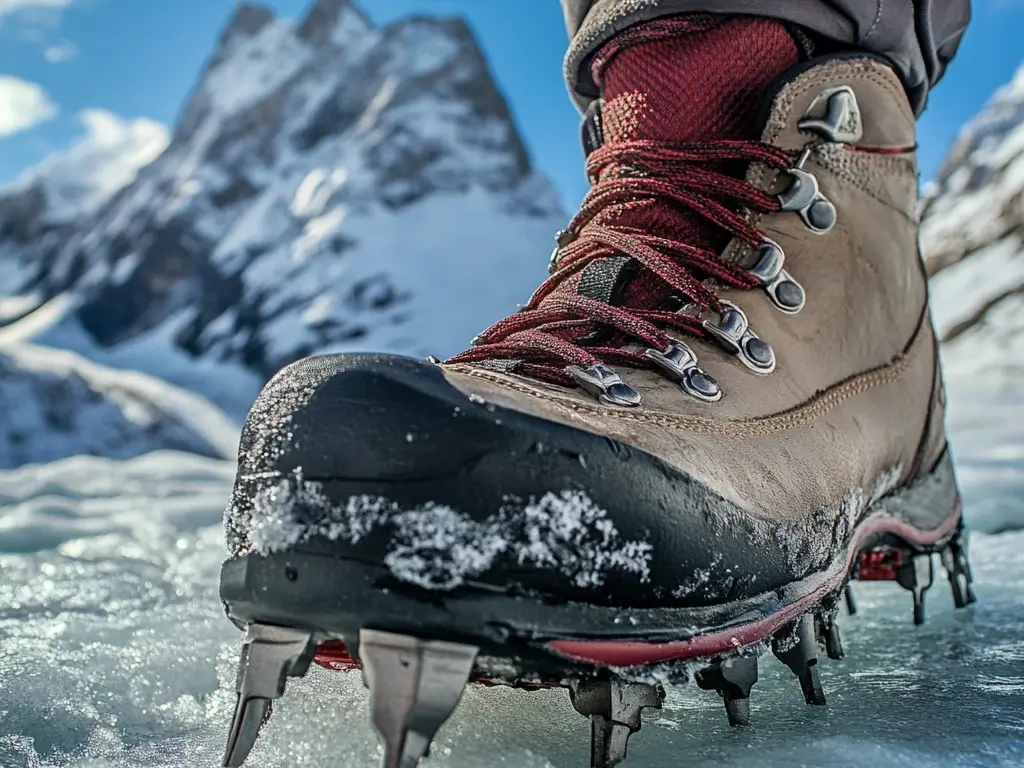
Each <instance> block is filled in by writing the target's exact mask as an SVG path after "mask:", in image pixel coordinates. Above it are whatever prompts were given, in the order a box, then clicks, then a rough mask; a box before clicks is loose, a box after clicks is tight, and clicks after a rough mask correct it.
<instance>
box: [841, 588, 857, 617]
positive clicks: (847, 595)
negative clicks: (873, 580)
mask: <svg viewBox="0 0 1024 768" xmlns="http://www.w3.org/2000/svg"><path fill="white" fill-rule="evenodd" d="M843 598H844V599H845V601H846V613H847V614H849V615H850V616H855V615H856V614H857V601H856V600H855V599H854V595H853V585H852V584H847V585H846V589H844V590H843Z"/></svg>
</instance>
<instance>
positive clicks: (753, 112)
mask: <svg viewBox="0 0 1024 768" xmlns="http://www.w3.org/2000/svg"><path fill="white" fill-rule="evenodd" d="M798 60H799V49H798V47H797V44H796V42H795V40H794V39H793V37H792V35H790V33H789V31H788V30H787V29H786V27H785V26H784V25H783V24H782V23H780V22H778V21H774V20H772V19H764V18H757V17H747V16H734V17H728V16H712V15H699V16H698V15H691V16H675V17H669V18H665V19H656V20H654V21H651V22H648V23H645V24H641V25H638V26H635V27H631V28H629V29H627V30H625V31H624V32H622V33H620V34H619V35H617V36H616V37H614V38H612V40H610V41H609V42H608V43H606V44H605V46H604V47H603V48H602V49H601V50H600V51H599V52H598V53H597V55H596V56H595V59H594V62H593V64H592V74H593V77H594V81H595V82H596V83H597V85H598V86H599V87H600V88H601V92H602V96H603V98H604V101H605V105H604V109H603V111H602V120H603V124H604V125H603V127H604V132H605V141H606V142H615V141H636V140H645V139H647V140H656V141H673V142H698V141H707V140H709V139H756V138H757V136H756V133H757V129H758V126H757V125H756V124H755V121H756V119H757V114H758V111H759V109H760V107H761V101H762V97H763V96H764V93H765V91H767V89H768V87H769V86H770V85H771V83H772V81H773V80H774V79H775V78H776V77H778V75H779V74H781V73H782V72H784V71H785V70H786V69H788V68H790V67H792V66H793V65H794V64H796V63H797V61H798Z"/></svg>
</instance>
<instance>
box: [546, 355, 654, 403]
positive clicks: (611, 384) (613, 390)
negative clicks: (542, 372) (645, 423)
mask: <svg viewBox="0 0 1024 768" xmlns="http://www.w3.org/2000/svg"><path fill="white" fill-rule="evenodd" d="M565 372H566V373H568V374H569V375H570V376H572V378H573V379H574V380H575V381H576V383H577V384H578V385H579V387H580V389H583V390H586V391H587V392H589V393H590V394H592V395H593V396H594V397H596V398H597V399H598V402H600V403H603V404H604V405H617V406H621V407H624V408H632V407H635V406H638V405H640V401H641V399H642V398H641V396H640V393H639V392H637V391H636V390H635V389H633V388H632V387H631V386H629V384H627V383H626V382H624V381H623V380H622V377H621V376H619V374H617V373H616V372H615V371H614V370H612V369H611V368H610V367H609V366H607V365H605V364H604V363H596V364H595V365H588V366H586V367H585V368H584V367H582V366H578V365H570V366H567V367H566V369H565Z"/></svg>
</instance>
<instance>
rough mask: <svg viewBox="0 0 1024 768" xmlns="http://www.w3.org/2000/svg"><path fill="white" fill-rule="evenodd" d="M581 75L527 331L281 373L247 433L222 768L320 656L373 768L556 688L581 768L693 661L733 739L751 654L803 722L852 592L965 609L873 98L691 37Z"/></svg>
mask: <svg viewBox="0 0 1024 768" xmlns="http://www.w3.org/2000/svg"><path fill="white" fill-rule="evenodd" d="M801 59H803V60H801ZM593 76H594V80H595V82H597V83H598V84H599V85H600V87H601V88H602V92H603V99H602V100H600V101H598V102H595V104H594V105H593V106H592V107H591V109H590V110H589V111H588V113H587V116H586V119H585V121H584V130H583V136H584V145H585V149H586V150H587V152H588V157H587V171H588V173H589V176H590V179H591V182H592V189H591V191H590V193H589V195H588V196H587V198H586V200H585V201H584V203H583V205H582V207H581V210H580V212H579V214H578V215H577V216H576V217H575V218H574V219H573V221H572V222H571V223H570V224H569V226H568V227H567V228H566V230H565V231H564V232H562V233H559V235H558V245H557V248H556V250H555V253H554V255H553V257H552V261H551V271H552V274H551V277H550V279H549V280H548V281H547V282H545V283H544V285H542V286H541V287H540V288H539V289H538V291H537V293H536V294H535V295H534V297H533V298H532V299H531V301H530V302H529V304H528V305H526V306H525V308H524V309H523V310H521V311H520V312H518V313H516V314H515V315H513V316H511V317H509V318H507V319H505V320H503V321H501V322H499V323H497V324H496V325H495V326H493V327H492V328H490V329H488V330H486V331H484V332H483V333H482V334H481V335H480V336H479V337H478V338H477V339H476V340H475V344H474V346H473V347H472V348H471V349H469V350H467V351H466V352H464V353H462V354H460V355H457V356H456V357H454V358H452V359H451V360H449V361H447V362H446V363H440V362H439V361H417V360H413V359H409V358H404V357H397V356H390V355H372V354H359V355H332V356H323V357H314V358H310V359H307V360H303V361H301V362H298V363H296V364H294V365H292V366H290V367H288V368H286V369H284V370H283V371H281V372H280V373H279V374H277V376H276V377H275V378H274V379H273V380H272V381H271V382H270V383H269V384H268V385H267V387H266V389H265V390H264V392H263V393H262V395H261V396H260V398H259V400H258V401H257V403H256V404H255V406H254V407H253V409H252V412H251V414H250V416H249V419H248V422H247V423H246V425H245V430H244V433H243V437H242V445H241V453H240V458H239V469H238V478H237V482H236V485H235V489H234V494H233V498H232V503H231V505H230V507H229V509H228V512H227V535H228V546H229V548H230V559H229V560H228V561H227V562H226V563H225V564H224V568H223V572H222V577H221V596H222V598H223V600H224V602H225V604H226V607H227V610H228V613H229V615H230V617H231V618H232V619H233V620H234V621H235V623H236V624H237V625H238V626H239V627H247V628H248V633H249V634H248V639H247V644H246V650H245V653H244V654H243V661H242V665H241V671H240V676H239V707H238V711H237V713H236V718H235V724H234V726H233V728H232V735H231V738H230V740H229V745H228V751H227V755H226V758H225V765H240V764H241V762H242V761H243V760H244V758H245V755H246V754H247V753H248V751H249V749H250V748H251V746H252V744H253V742H254V741H255V739H256V735H257V732H258V730H259V728H260V725H261V724H262V722H263V720H264V718H265V716H266V714H267V712H268V708H269V702H270V700H272V699H275V698H277V697H279V696H280V695H282V693H283V690H284V681H285V679H286V677H287V676H300V675H302V674H303V673H304V672H305V670H306V669H307V668H308V666H309V665H310V663H312V662H313V661H318V662H319V663H321V664H323V665H326V666H330V667H334V668H343V669H345V668H359V667H361V668H362V670H363V674H364V678H365V680H366V682H367V685H368V686H369V687H370V688H371V694H372V697H371V709H372V719H373V722H374V725H375V727H376V729H377V731H378V733H379V734H380V737H381V740H382V742H383V744H384V748H385V757H384V763H383V764H384V765H385V766H387V767H388V768H398V767H399V766H402V767H403V768H409V767H411V766H414V765H416V764H417V763H418V760H419V758H420V757H422V756H423V755H424V754H426V752H427V750H428V748H429V744H430V740H431V738H432V737H433V735H434V732H435V731H436V729H437V728H438V727H439V726H440V724H441V723H442V722H443V721H444V719H445V718H446V717H447V716H448V714H449V713H450V712H451V711H452V709H453V708H454V707H455V705H456V703H457V702H458V700H459V696H460V695H461V692H462V690H463V687H464V686H465V684H466V683H467V681H470V680H482V681H489V682H501V683H508V684H512V685H525V686H549V685H564V686H567V687H568V688H569V689H570V693H571V698H572V703H573V705H574V706H575V708H576V709H577V710H578V711H579V712H581V713H582V714H584V715H586V716H588V717H589V718H590V719H591V724H592V736H593V745H592V753H593V754H592V759H591V762H592V765H593V766H611V765H615V764H617V763H618V762H619V761H621V760H622V759H623V758H624V757H625V751H626V741H627V739H628V737H629V735H630V734H631V733H633V732H634V731H636V730H637V729H638V728H639V727H640V717H639V713H640V711H641V709H643V708H645V707H657V706H660V703H661V695H662V692H661V689H660V687H659V686H658V685H653V684H651V681H652V679H656V680H657V681H659V682H660V683H664V684H668V683H675V682H683V681H685V680H686V679H688V678H689V676H690V671H691V670H692V669H693V665H694V664H697V668H698V670H699V672H698V674H697V676H696V681H697V683H698V684H699V685H700V686H701V687H703V688H708V689H712V690H716V691H718V692H719V693H720V694H721V695H722V698H723V700H724V701H725V705H726V711H727V713H728V716H729V721H730V722H731V723H734V724H743V723H745V722H746V721H747V720H748V718H749V696H750V694H751V689H752V686H753V685H754V683H755V682H756V680H757V656H758V654H759V653H761V652H762V651H764V650H767V649H769V648H770V649H771V650H773V651H774V652H775V653H776V655H777V656H778V657H779V658H780V659H781V660H782V661H783V662H785V663H786V664H787V665H788V666H789V667H790V668H791V669H792V670H793V672H794V673H795V674H796V676H797V677H798V678H799V681H800V684H801V686H802V688H803V691H804V695H805V698H806V700H807V701H808V703H812V704H821V703H824V692H823V690H822V687H821V683H820V681H819V678H818V670H817V666H816V663H817V641H819V640H820V642H821V643H822V644H823V646H824V648H825V649H826V651H827V652H828V654H829V655H830V656H832V657H839V656H841V655H842V648H841V644H840V642H839V636H838V629H837V627H836V624H835V621H834V619H835V614H836V611H837V606H838V602H839V598H840V597H841V595H842V593H843V590H844V587H845V586H846V585H847V584H848V581H849V580H850V579H851V578H853V577H857V576H858V575H859V576H861V577H862V578H865V579H892V580H895V581H898V582H899V583H900V584H902V585H903V586H905V587H907V588H908V589H909V590H910V591H911V592H912V594H913V598H914V605H915V620H923V617H924V613H923V598H924V593H925V590H926V589H927V587H928V586H929V585H930V584H931V581H932V577H933V572H932V553H936V552H941V553H943V563H944V565H945V566H946V568H947V570H948V572H949V577H950V582H951V584H952V585H953V588H954V593H955V595H956V596H957V600H958V604H963V605H966V604H967V603H969V602H970V601H971V600H973V594H972V593H971V592H970V584H969V582H970V571H969V568H968V566H967V560H966V553H965V549H964V546H963V539H962V537H961V532H960V529H961V523H960V501H959V495H958V492H957V487H956V482H955V479H954V475H953V469H952V465H951V462H950V456H949V452H948V450H947V446H946V437H945V434H944V427H943V389H942V383H941V379H940V375H939V369H938V358H937V355H936V341H935V336H934V333H933V330H932V326H931V322H930V320H929V314H928V309H927V286H926V281H925V274H924V270H923V268H922V264H921V260H920V258H919V255H918V250H917V218H916V212H915V209H916V203H917V170H916V164H915V152H914V147H915V131H914V127H915V121H914V114H913V112H912V110H911V107H910V105H909V103H908V100H907V96H906V95H905V92H904V88H903V86H902V85H901V84H900V81H899V80H898V78H897V77H896V75H895V74H894V73H893V71H892V70H891V69H890V68H889V67H888V66H887V65H886V64H885V63H884V62H882V61H880V60H877V59H874V58H867V57H864V56H859V55H857V56H855V55H834V56H829V57H821V58H809V59H808V58H807V56H806V51H805V49H803V48H802V46H801V39H800V36H799V35H796V36H794V35H792V34H790V32H789V31H788V30H787V29H786V28H785V27H784V26H783V25H781V24H779V23H777V22H774V21H768V20H763V19H751V18H722V17H710V16H709V17H683V18H673V19H662V20H659V21H655V22H651V23H647V24H644V25H641V26H638V27H635V28H632V29H630V30H627V31H625V32H623V33H621V34H620V35H619V36H618V37H617V38H615V39H614V40H613V41H612V42H610V43H608V44H607V45H606V46H605V48H604V49H602V50H601V51H600V52H599V53H598V55H597V56H596V58H595V60H594V62H593ZM481 247H486V244H481ZM524 258H527V255H525V254H524ZM656 665H657V666H656Z"/></svg>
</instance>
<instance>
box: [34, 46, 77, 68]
mask: <svg viewBox="0 0 1024 768" xmlns="http://www.w3.org/2000/svg"><path fill="white" fill-rule="evenodd" d="M43 55H44V56H45V57H46V60H47V61H48V62H50V63H51V64H60V63H61V62H62V61H70V60H71V59H73V58H75V56H77V55H78V46H77V45H75V44H74V43H72V42H70V41H65V42H63V43H57V44H56V45H51V46H50V47H48V48H47V49H46V50H45V51H44V52H43Z"/></svg>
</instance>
